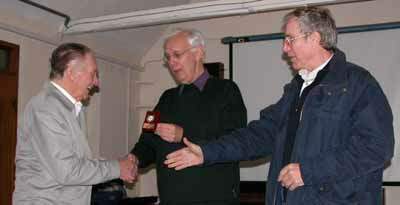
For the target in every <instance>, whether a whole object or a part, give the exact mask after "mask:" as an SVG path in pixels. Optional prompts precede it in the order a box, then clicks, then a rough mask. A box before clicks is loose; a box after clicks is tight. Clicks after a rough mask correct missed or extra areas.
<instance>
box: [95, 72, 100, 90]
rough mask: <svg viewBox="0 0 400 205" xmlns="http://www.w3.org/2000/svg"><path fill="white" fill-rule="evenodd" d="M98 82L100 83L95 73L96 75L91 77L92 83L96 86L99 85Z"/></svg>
mask: <svg viewBox="0 0 400 205" xmlns="http://www.w3.org/2000/svg"><path fill="white" fill-rule="evenodd" d="M99 84H100V80H99V74H98V73H96V75H95V76H94V78H93V85H94V86H96V87H99Z"/></svg>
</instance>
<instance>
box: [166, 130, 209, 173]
mask: <svg viewBox="0 0 400 205" xmlns="http://www.w3.org/2000/svg"><path fill="white" fill-rule="evenodd" d="M183 142H184V143H185V145H186V146H187V147H185V148H182V149H180V150H177V151H175V152H172V153H170V154H168V155H167V160H165V161H164V164H166V165H167V166H168V168H174V169H175V170H181V169H185V168H187V167H192V166H196V165H200V164H203V162H204V157H203V152H202V151H201V148H200V146H198V145H196V144H194V143H192V142H190V141H189V140H188V139H186V138H183Z"/></svg>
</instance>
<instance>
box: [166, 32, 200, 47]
mask: <svg viewBox="0 0 400 205" xmlns="http://www.w3.org/2000/svg"><path fill="white" fill-rule="evenodd" d="M178 33H183V34H185V35H186V36H187V40H188V42H189V44H190V45H191V46H192V47H198V46H203V47H204V46H205V44H206V43H205V39H204V35H203V34H202V33H201V32H200V31H199V30H197V29H183V28H177V29H174V31H173V32H172V33H171V34H170V35H168V36H167V38H166V40H165V41H167V40H168V39H169V38H171V37H173V36H175V35H176V34H178Z"/></svg>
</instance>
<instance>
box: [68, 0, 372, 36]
mask: <svg viewBox="0 0 400 205" xmlns="http://www.w3.org/2000/svg"><path fill="white" fill-rule="evenodd" d="M353 1H368V0H216V1H209V2H202V3H193V4H185V5H179V6H171V7H164V8H157V9H150V10H142V11H135V12H130V13H124V14H116V15H107V16H101V17H95V18H84V19H79V20H74V21H70V22H69V23H68V25H67V26H65V27H64V29H63V30H64V31H63V32H64V33H65V34H80V33H89V32H98V31H108V30H116V29H127V28H135V27H143V26H152V25H160V24H167V23H177V22H183V21H189V20H199V19H207V18H214V17H222V16H233V15H241V14H250V13H257V12H264V11H270V10H278V9H287V8H294V7H299V6H306V5H324V4H336V3H344V2H353Z"/></svg>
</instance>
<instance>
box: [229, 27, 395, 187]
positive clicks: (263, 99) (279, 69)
mask: <svg viewBox="0 0 400 205" xmlns="http://www.w3.org/2000/svg"><path fill="white" fill-rule="evenodd" d="M371 30H372V31H363V32H354V33H343V34H339V40H338V47H339V48H340V49H341V50H342V51H344V52H345V53H346V55H347V59H348V60H349V61H351V62H353V63H355V64H358V65H361V66H363V67H365V68H366V69H368V70H369V71H370V72H371V73H372V74H373V75H374V76H375V78H376V79H377V80H378V81H379V83H380V85H381V86H382V88H383V90H384V92H385V94H386V96H387V97H388V99H389V103H390V105H391V108H392V111H393V115H394V122H393V125H394V131H395V138H396V146H395V156H394V157H393V159H392V161H391V164H390V165H389V166H388V167H387V168H386V169H385V172H384V182H396V183H397V182H400V145H399V138H398V136H399V134H400V127H399V122H400V29H398V28H392V29H378V30H376V29H371ZM281 46H282V40H281V39H279V40H263V41H253V42H245V43H233V45H232V75H233V80H234V81H235V82H236V83H237V84H238V86H239V88H240V90H241V92H242V95H243V98H244V101H245V104H246V107H247V110H248V120H249V121H251V120H254V119H258V118H259V111H260V110H261V109H263V108H265V107H266V106H268V105H270V104H273V103H275V102H276V101H277V100H278V99H279V98H280V96H281V95H282V93H283V85H284V84H286V83H288V82H289V81H290V80H291V78H292V75H291V70H290V69H289V66H288V65H287V64H286V62H285V61H283V60H282V51H281ZM240 171H241V172H240V175H241V181H265V180H266V177H267V173H268V172H267V171H268V159H264V160H259V161H256V162H242V163H241V170H240Z"/></svg>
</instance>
